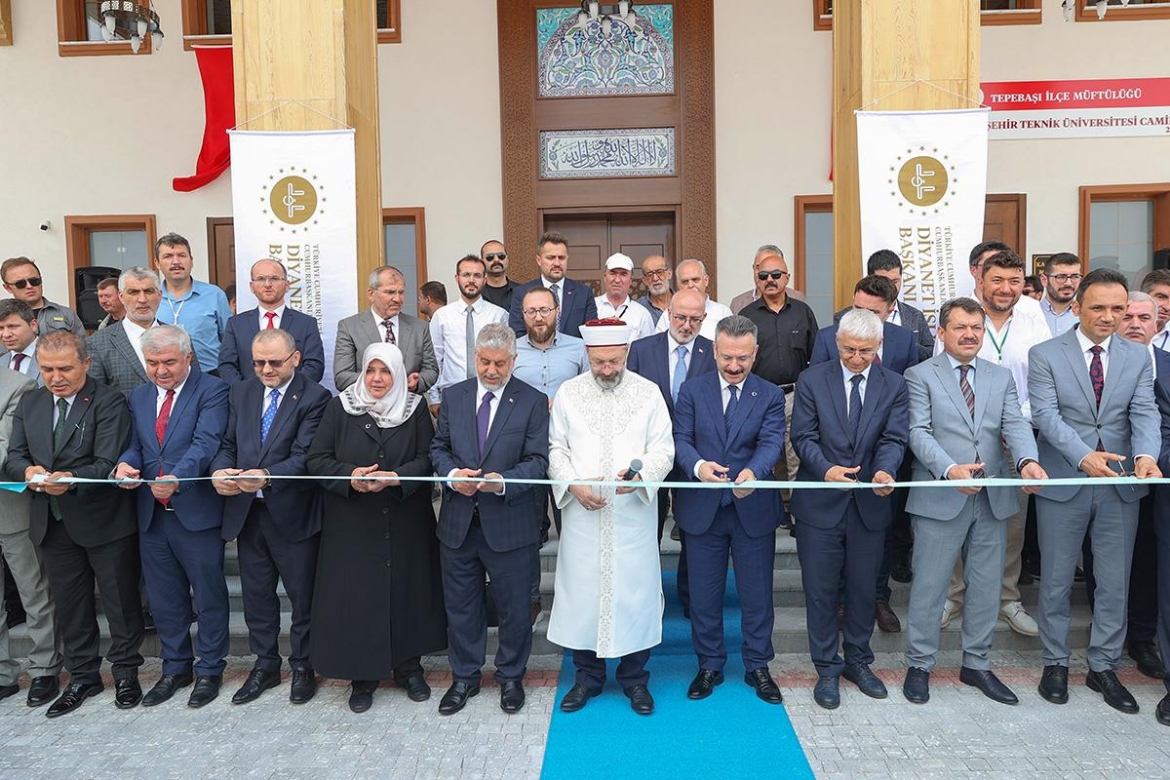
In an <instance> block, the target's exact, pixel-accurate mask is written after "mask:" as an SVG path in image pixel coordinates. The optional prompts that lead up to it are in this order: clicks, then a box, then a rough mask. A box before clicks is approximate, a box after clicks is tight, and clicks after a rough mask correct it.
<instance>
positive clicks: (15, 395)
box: [0, 368, 36, 534]
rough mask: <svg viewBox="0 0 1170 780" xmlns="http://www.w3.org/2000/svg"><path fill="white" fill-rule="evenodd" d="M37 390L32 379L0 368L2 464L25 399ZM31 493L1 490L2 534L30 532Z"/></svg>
mask: <svg viewBox="0 0 1170 780" xmlns="http://www.w3.org/2000/svg"><path fill="white" fill-rule="evenodd" d="M35 387H36V383H35V382H33V381H32V379H31V378H30V377H27V376H25V375H24V374H21V373H19V372H17V371H13V370H11V369H9V368H0V463H3V462H4V461H5V460H7V459H8V441H9V438H10V437H11V436H12V418H13V415H15V414H16V404H17V403H18V402H19V401H20V398H21V396H23V395H24V394H25V393H27V392H28V391H29V390H32V389H34V388H35ZM29 500H30V499H29V492H28V491H27V490H26V491H24V492H23V493H12V492H10V491H7V490H0V533H2V534H16V533H20V532H22V531H28V518H29Z"/></svg>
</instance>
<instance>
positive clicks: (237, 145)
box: [230, 129, 358, 388]
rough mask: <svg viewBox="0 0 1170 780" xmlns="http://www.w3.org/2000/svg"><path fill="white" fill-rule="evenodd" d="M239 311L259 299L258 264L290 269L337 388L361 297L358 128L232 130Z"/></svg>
mask: <svg viewBox="0 0 1170 780" xmlns="http://www.w3.org/2000/svg"><path fill="white" fill-rule="evenodd" d="M230 136H231V153H232V213H233V217H234V220H235V233H236V247H235V253H236V295H237V304H236V309H237V311H244V310H246V309H249V308H252V307H254V306H255V305H256V299H255V297H254V296H253V295H252V290H251V288H250V287H249V284H248V283H249V281H250V275H249V272H250V269H251V266H252V263H254V262H255V261H257V260H260V259H263V258H265V257H271V258H275V259H277V260H279V261H280V262H282V263H284V267H285V268H287V269H288V281H289V292H288V305H289V306H291V307H292V308H294V309H297V310H298V311H301V312H304V313H305V314H308V315H310V316H312V317H316V319H317V324H318V325H319V326H320V328H321V338H322V340H323V341H324V342H325V354H326V356H327V364H326V366H325V379H324V381H323V382H322V384H324V385H325V386H326V387H330V388H332V386H333V381H332V372H331V370H330V369H331V366H332V360H331V358H332V356H333V347H334V341H335V339H336V336H337V322H338V320H340V319H342V318H343V317H348V316H349V315H351V314H353V313H354V306H355V302H356V301H357V292H358V286H357V182H356V180H355V156H354V131H353V130H352V129H349V130H330V131H320V132H247V131H240V130H233V131H230Z"/></svg>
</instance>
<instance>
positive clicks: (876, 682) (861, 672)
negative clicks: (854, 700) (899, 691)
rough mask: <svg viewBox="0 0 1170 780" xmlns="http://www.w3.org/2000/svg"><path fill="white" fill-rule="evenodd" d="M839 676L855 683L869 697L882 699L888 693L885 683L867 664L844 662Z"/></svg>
mask: <svg viewBox="0 0 1170 780" xmlns="http://www.w3.org/2000/svg"><path fill="white" fill-rule="evenodd" d="M841 676H842V677H844V678H845V679H846V680H848V681H849V682H851V683H853V684H854V685H856V686H857V687H858V688H859V689H860V690H861V692H862V693H864V694H865V695H866V696H868V697H869V698H871V699H884V698H886V697H887V696H889V695H890V693H889V691H887V690H886V684H885V683H883V682H882V681H881V680H880V679H878V676H877V675H876V674H874V673H873V670H871V669H870V668H869V664H845V668H844V669H842V670H841Z"/></svg>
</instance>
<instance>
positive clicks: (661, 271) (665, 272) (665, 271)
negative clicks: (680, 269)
mask: <svg viewBox="0 0 1170 780" xmlns="http://www.w3.org/2000/svg"><path fill="white" fill-rule="evenodd" d="M642 276H644V277H645V276H650V277H653V278H658V277H660V276H670V269H669V268H656V269H654V270H653V271H643V272H642Z"/></svg>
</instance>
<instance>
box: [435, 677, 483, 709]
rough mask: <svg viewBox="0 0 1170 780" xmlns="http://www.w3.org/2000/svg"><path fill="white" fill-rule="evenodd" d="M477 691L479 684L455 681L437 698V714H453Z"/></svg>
mask: <svg viewBox="0 0 1170 780" xmlns="http://www.w3.org/2000/svg"><path fill="white" fill-rule="evenodd" d="M477 693H479V686H478V685H472V684H471V683H465V682H455V683H451V687H450V688H448V689H447V692H446V693H444V694H443V698H441V699H439V714H440V715H454V714H455V713H456V712H459V710H461V709H463V708H464V707H465V706H466V705H467V700H468V699H470V698H471V697H472V696H475V695H476V694H477Z"/></svg>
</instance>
